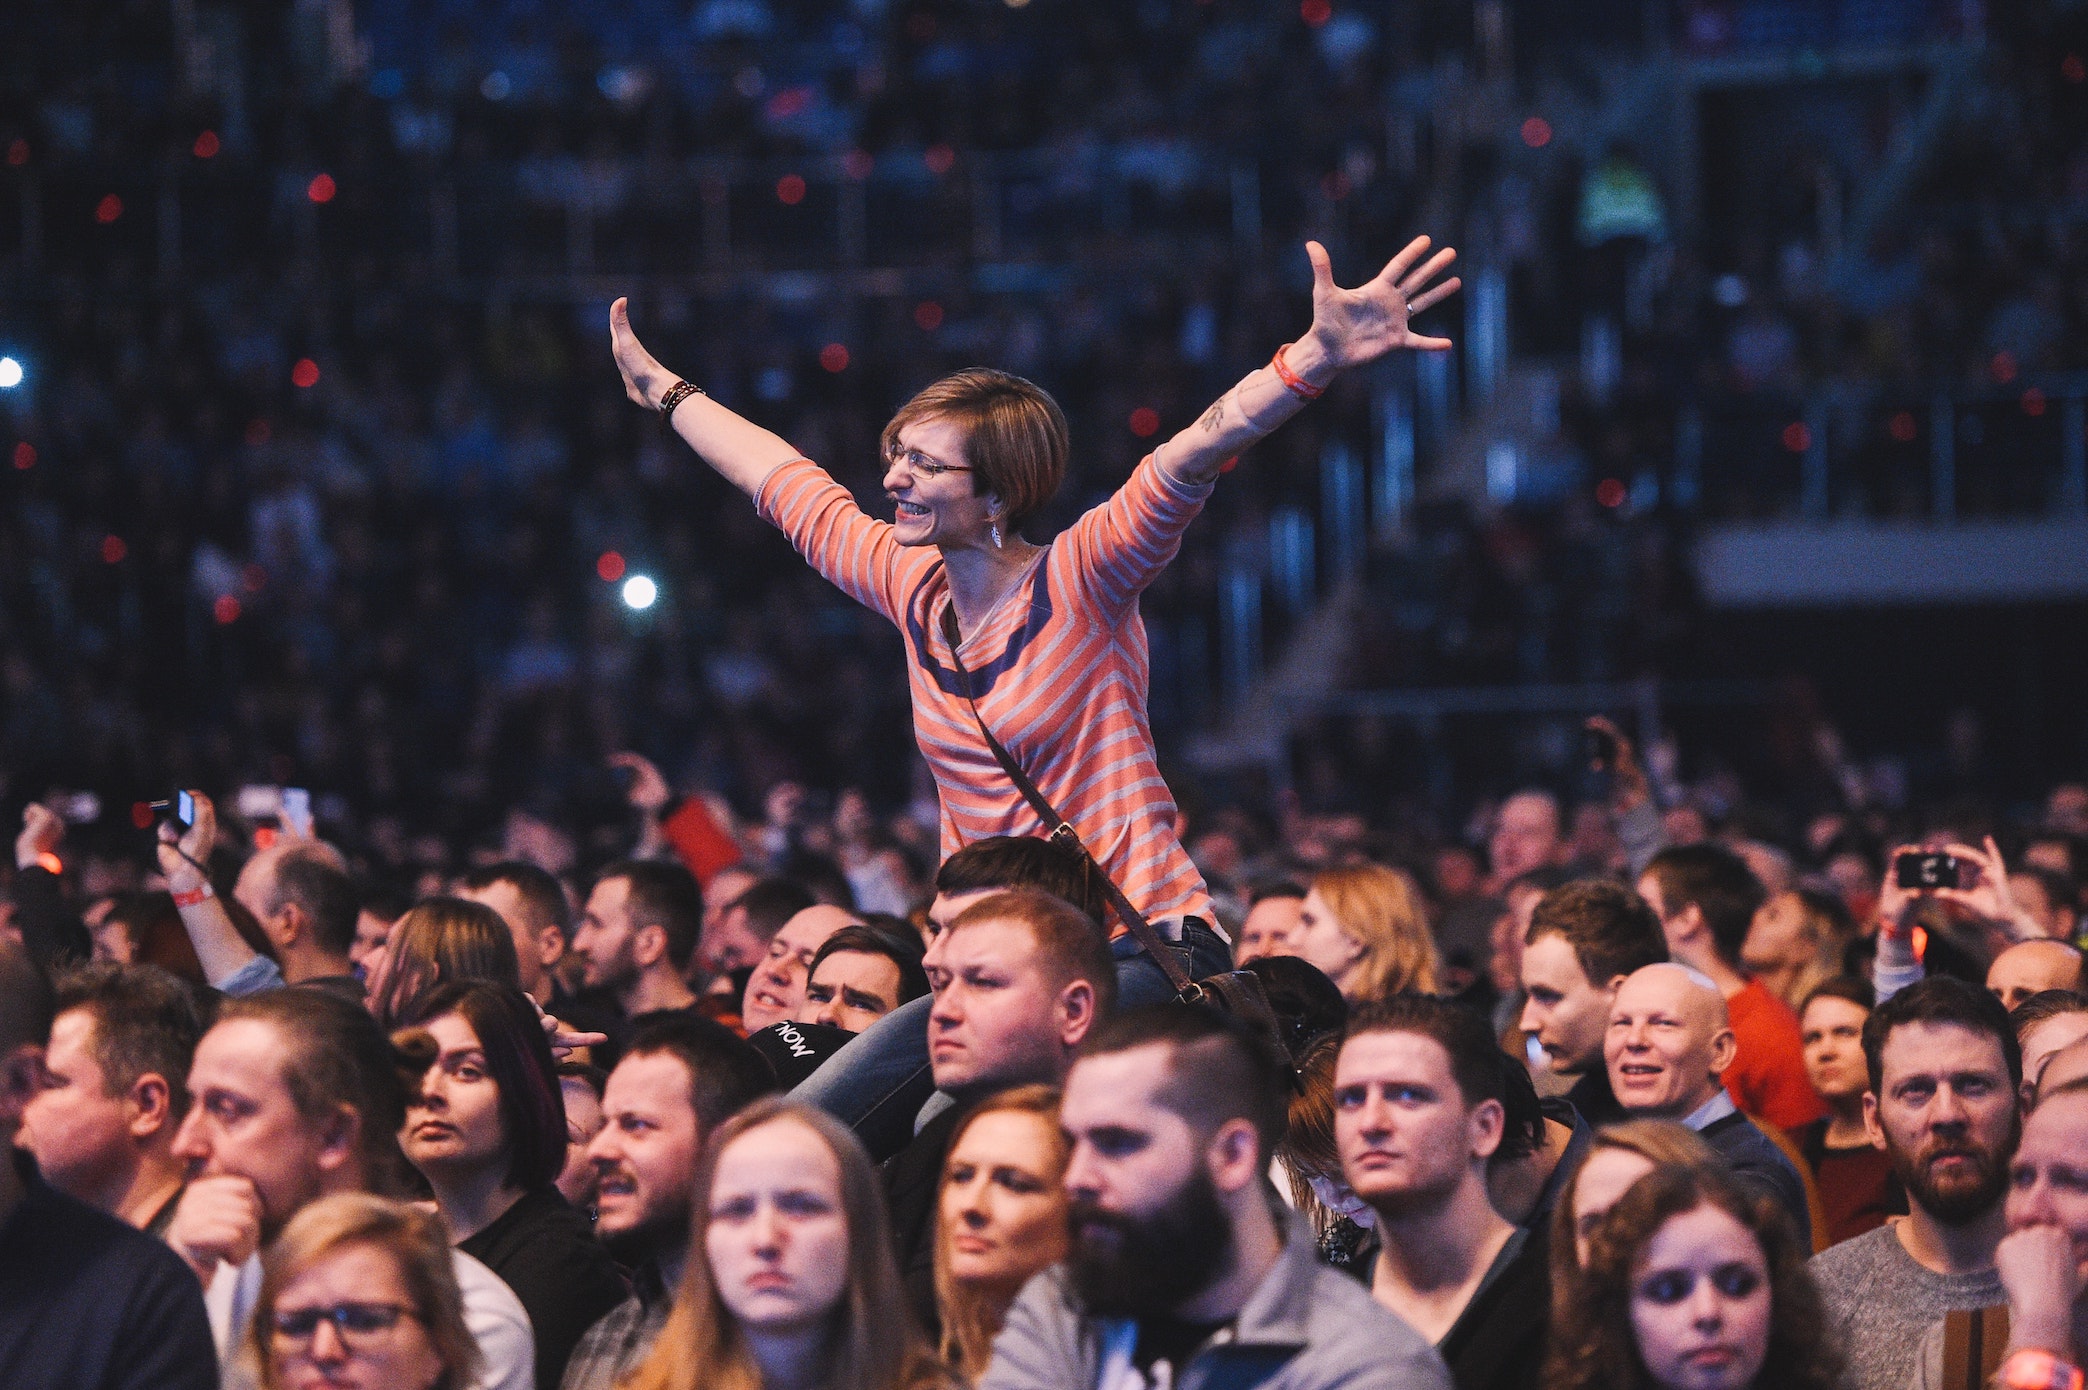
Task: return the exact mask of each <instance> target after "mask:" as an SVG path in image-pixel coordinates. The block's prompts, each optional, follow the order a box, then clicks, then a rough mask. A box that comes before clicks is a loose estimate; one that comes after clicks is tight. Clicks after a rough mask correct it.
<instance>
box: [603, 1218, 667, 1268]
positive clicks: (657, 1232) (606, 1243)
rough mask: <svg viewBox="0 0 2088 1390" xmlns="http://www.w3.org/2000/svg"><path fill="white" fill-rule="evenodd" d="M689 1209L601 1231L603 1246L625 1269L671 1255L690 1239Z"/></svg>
mask: <svg viewBox="0 0 2088 1390" xmlns="http://www.w3.org/2000/svg"><path fill="white" fill-rule="evenodd" d="M689 1215H690V1213H689V1208H687V1207H683V1208H681V1209H680V1210H679V1211H671V1212H663V1213H660V1214H659V1215H656V1216H654V1217H652V1218H650V1219H649V1220H646V1221H642V1222H640V1223H639V1224H638V1225H636V1226H632V1227H631V1228H629V1229H628V1230H622V1231H598V1232H597V1233H596V1234H597V1236H598V1237H599V1239H600V1240H601V1242H602V1248H603V1249H604V1250H607V1251H608V1252H609V1257H610V1258H611V1259H613V1260H615V1261H616V1262H617V1263H618V1264H620V1265H622V1266H623V1267H624V1268H625V1269H636V1268H638V1267H639V1266H640V1265H642V1264H644V1263H645V1262H646V1261H648V1260H654V1259H658V1258H659V1257H660V1256H662V1255H666V1254H670V1253H672V1252H673V1251H674V1250H675V1249H677V1248H678V1247H680V1246H683V1245H686V1244H687V1243H688V1240H689Z"/></svg>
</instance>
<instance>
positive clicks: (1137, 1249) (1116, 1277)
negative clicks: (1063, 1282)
mask: <svg viewBox="0 0 2088 1390" xmlns="http://www.w3.org/2000/svg"><path fill="white" fill-rule="evenodd" d="M1066 1219H1067V1223H1068V1225H1069V1227H1070V1228H1071V1232H1072V1242H1073V1243H1072V1246H1071V1248H1070V1250H1069V1251H1068V1253H1067V1256H1066V1267H1067V1270H1068V1271H1069V1272H1070V1273H1071V1275H1072V1278H1073V1288H1074V1291H1075V1292H1076V1293H1078V1294H1079V1295H1080V1298H1081V1301H1082V1302H1083V1303H1085V1304H1086V1305H1087V1309H1088V1311H1089V1312H1090V1313H1092V1314H1094V1315H1096V1316H1098V1317H1129V1318H1146V1317H1154V1316H1157V1315H1161V1314H1165V1313H1169V1312H1172V1311H1173V1310H1174V1309H1176V1308H1178V1307H1180V1306H1181V1305H1182V1304H1184V1303H1186V1302H1188V1301H1189V1300H1190V1299H1191V1298H1193V1297H1195V1296H1196V1295H1197V1294H1199V1293H1202V1292H1203V1291H1204V1290H1205V1289H1207V1288H1209V1287H1210V1286H1211V1285H1212V1284H1214V1283H1216V1282H1217V1281H1218V1280H1219V1279H1222V1278H1224V1277H1225V1275H1227V1274H1228V1273H1230V1272H1231V1270H1232V1266H1233V1230H1232V1218H1231V1217H1230V1216H1229V1215H1227V1213H1226V1210H1225V1206H1224V1204H1223V1203H1222V1202H1220V1201H1219V1200H1218V1188H1217V1186H1216V1185H1215V1184H1214V1183H1213V1182H1212V1181H1211V1175H1210V1174H1209V1173H1207V1172H1205V1171H1204V1170H1203V1169H1202V1168H1198V1169H1197V1170H1196V1171H1195V1172H1193V1173H1192V1174H1190V1176H1189V1178H1188V1180H1187V1181H1185V1182H1184V1183H1183V1184H1182V1186H1181V1187H1180V1188H1179V1189H1178V1190H1177V1191H1176V1192H1175V1194H1174V1195H1173V1196H1171V1197H1169V1198H1168V1199H1167V1201H1166V1202H1164V1203H1163V1204H1162V1205H1161V1207H1160V1209H1159V1210H1158V1211H1156V1212H1154V1213H1153V1214H1152V1215H1150V1216H1145V1217H1135V1216H1127V1215H1124V1214H1123V1213H1120V1212H1112V1211H1105V1210H1103V1209H1101V1208H1099V1207H1097V1206H1095V1205H1093V1204H1092V1203H1089V1202H1082V1201H1078V1200H1076V1201H1075V1202H1074V1203H1073V1205H1072V1208H1071V1210H1070V1211H1068V1212H1067V1214H1066Z"/></svg>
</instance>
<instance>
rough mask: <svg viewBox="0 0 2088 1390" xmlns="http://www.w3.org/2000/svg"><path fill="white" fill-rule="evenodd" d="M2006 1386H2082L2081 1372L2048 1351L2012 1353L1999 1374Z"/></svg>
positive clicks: (2052, 1389)
mask: <svg viewBox="0 0 2088 1390" xmlns="http://www.w3.org/2000/svg"><path fill="white" fill-rule="evenodd" d="M1998 1379H1999V1380H2000V1382H2001V1384H2002V1385H2004V1386H2006V1387H2007V1390H2081V1372H2080V1369H2079V1368H2078V1367H2076V1366H2071V1365H2068V1364H2067V1363H2066V1362H2064V1361H2061V1360H2060V1359H2059V1358H2058V1357H2056V1356H2054V1355H2052V1353H2050V1352H2048V1351H2031V1350H2024V1351H2018V1352H2014V1353H2011V1354H2010V1356H2009V1358H2008V1359H2007V1360H2006V1361H2004V1362H2002V1363H2001V1374H2000V1376H1999V1377H1998Z"/></svg>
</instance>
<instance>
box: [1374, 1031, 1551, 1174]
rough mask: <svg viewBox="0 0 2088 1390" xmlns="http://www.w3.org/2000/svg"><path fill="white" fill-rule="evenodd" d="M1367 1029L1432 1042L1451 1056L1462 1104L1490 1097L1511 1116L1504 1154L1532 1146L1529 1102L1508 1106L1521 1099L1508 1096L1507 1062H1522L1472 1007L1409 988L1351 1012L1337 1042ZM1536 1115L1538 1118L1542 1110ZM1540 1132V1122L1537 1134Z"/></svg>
mask: <svg viewBox="0 0 2088 1390" xmlns="http://www.w3.org/2000/svg"><path fill="white" fill-rule="evenodd" d="M1369 1033H1415V1034H1418V1035H1420V1036H1421V1037H1424V1038H1427V1039H1429V1040H1430V1041H1432V1042H1434V1043H1435V1044H1436V1045H1437V1046H1438V1047H1440V1048H1442V1049H1443V1054H1444V1055H1445V1056H1446V1057H1448V1058H1449V1059H1450V1076H1451V1079H1452V1080H1454V1081H1455V1082H1456V1083H1457V1090H1458V1093H1459V1094H1460V1095H1461V1096H1463V1097H1464V1104H1465V1109H1467V1110H1472V1109H1476V1108H1477V1107H1478V1105H1479V1103H1480V1102H1481V1101H1488V1100H1490V1101H1494V1102H1496V1103H1498V1104H1499V1105H1500V1107H1501V1111H1502V1114H1503V1116H1504V1117H1506V1118H1507V1119H1512V1120H1514V1121H1516V1129H1510V1128H1508V1127H1505V1125H1504V1128H1503V1129H1502V1132H1501V1148H1502V1149H1505V1150H1509V1152H1508V1153H1507V1154H1506V1155H1505V1157H1508V1158H1520V1157H1523V1156H1524V1155H1526V1154H1528V1153H1529V1152H1530V1151H1531V1148H1532V1147H1533V1140H1534V1138H1535V1137H1536V1136H1533V1134H1532V1133H1531V1130H1530V1128H1529V1123H1528V1119H1529V1109H1530V1107H1529V1105H1527V1104H1520V1103H1519V1104H1516V1105H1514V1106H1511V1105H1510V1101H1511V1099H1513V1100H1515V1101H1517V1102H1522V1101H1524V1100H1525V1099H1526V1098H1525V1097H1522V1096H1513V1097H1511V1095H1510V1093H1509V1090H1508V1078H1507V1075H1506V1073H1507V1069H1508V1066H1509V1065H1510V1064H1513V1065H1516V1066H1520V1065H1521V1064H1520V1063H1517V1062H1515V1061H1514V1059H1513V1058H1511V1057H1509V1056H1508V1054H1507V1053H1505V1052H1503V1051H1501V1044H1500V1041H1499V1040H1498V1039H1497V1038H1495V1037H1494V1032H1493V1029H1492V1027H1490V1026H1489V1025H1488V1023H1487V1021H1486V1020H1485V1019H1484V1018H1482V1017H1480V1015H1479V1013H1478V1011H1477V1010H1474V1009H1469V1008H1466V1007H1465V1006H1464V1005H1462V1004H1459V1003H1456V1002H1454V1001H1452V1000H1449V999H1443V998H1439V997H1437V996H1436V995H1433V994H1417V993H1414V992H1412V991H1408V992H1406V993H1402V994H1395V995H1392V996H1391V997H1390V998H1388V999H1385V1000H1383V1001H1382V1002H1379V1003H1373V1004H1365V1005H1363V1006H1362V1007H1361V1008H1359V1009H1357V1010H1356V1011H1355V1012H1354V1013H1352V1014H1350V1015H1349V1021H1348V1029H1347V1031H1346V1032H1344V1033H1343V1034H1342V1042H1343V1044H1344V1045H1346V1044H1347V1043H1348V1042H1350V1041H1352V1040H1353V1039H1356V1038H1360V1037H1363V1036H1364V1035H1366V1034H1369ZM1535 1097H1536V1089H1535V1087H1532V1088H1531V1091H1530V1095H1529V1097H1528V1098H1527V1099H1528V1100H1529V1101H1532V1102H1534V1100H1535ZM1537 1114H1538V1119H1539V1120H1540V1121H1541V1120H1542V1119H1543V1112H1542V1111H1541V1110H1539V1111H1538V1112H1537ZM1518 1130H1519V1132H1518ZM1542 1133H1543V1126H1542V1124H1541V1123H1540V1124H1539V1125H1538V1127H1537V1131H1536V1134H1537V1135H1542ZM1518 1149H1519V1150H1520V1152H1516V1150H1518ZM1497 1152H1498V1151H1497Z"/></svg>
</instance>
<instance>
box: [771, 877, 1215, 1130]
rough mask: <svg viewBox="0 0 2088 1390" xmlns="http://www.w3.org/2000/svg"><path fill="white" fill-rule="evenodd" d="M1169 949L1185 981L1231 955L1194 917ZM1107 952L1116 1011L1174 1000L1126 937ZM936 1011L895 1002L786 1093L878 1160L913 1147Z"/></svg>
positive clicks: (923, 1001) (931, 1004)
mask: <svg viewBox="0 0 2088 1390" xmlns="http://www.w3.org/2000/svg"><path fill="white" fill-rule="evenodd" d="M1169 949H1170V950H1173V951H1175V952H1176V953H1177V954H1178V956H1179V957H1180V959H1181V960H1182V961H1183V963H1184V964H1186V965H1187V966H1188V967H1189V977H1190V978H1191V979H1202V978H1203V977H1204V976H1206V975H1216V974H1218V973H1219V972H1220V971H1224V970H1230V969H1232V951H1231V949H1230V948H1229V947H1227V946H1226V944H1225V941H1224V939H1223V938H1222V937H1220V936H1219V935H1218V934H1217V933H1216V932H1214V931H1212V930H1211V929H1210V928H1209V927H1207V926H1205V925H1204V924H1203V923H1202V922H1200V921H1197V920H1196V919H1195V918H1193V917H1192V918H1189V919H1188V920H1187V921H1185V922H1184V923H1183V925H1182V939H1181V941H1180V942H1179V943H1177V944H1174V945H1171V946H1170V947H1169ZM1110 951H1111V953H1112V954H1113V955H1115V957H1116V969H1117V1007H1118V1008H1120V1009H1127V1008H1136V1007H1137V1006H1139V1005H1141V1004H1163V1003H1166V1002H1167V1001H1168V1000H1170V999H1172V998H1174V986H1173V985H1172V984H1170V983H1169V982H1168V979H1167V972H1166V971H1164V970H1162V969H1161V968H1160V966H1159V964H1158V963H1157V962H1155V961H1154V960H1153V958H1152V957H1151V956H1148V955H1147V954H1146V953H1145V952H1144V951H1143V950H1142V949H1140V947H1139V944H1138V942H1137V940H1136V939H1135V938H1134V937H1132V936H1131V934H1130V933H1128V932H1126V933H1125V934H1124V935H1122V936H1120V937H1118V938H1117V939H1116V940H1115V941H1113V942H1111V943H1110ZM934 1008H935V999H934V996H932V995H923V996H922V997H921V998H919V999H914V1000H910V1001H908V1002H907V1003H904V1004H901V1005H900V1006H899V1007H898V1008H896V1009H894V1010H892V1011H891V1012H890V1013H888V1014H886V1015H885V1016H884V1017H883V1018H881V1019H879V1020H877V1022H875V1023H873V1024H871V1025H870V1026H869V1027H868V1028H866V1029H864V1030H863V1032H862V1033H861V1034H860V1035H859V1036H857V1037H856V1038H855V1040H854V1041H852V1042H850V1043H849V1044H848V1045H847V1046H845V1047H843V1048H842V1049H841V1050H840V1051H839V1052H836V1053H835V1054H834V1055H833V1056H831V1057H829V1058H827V1059H826V1061H825V1062H823V1063H821V1064H820V1067H819V1070H817V1071H815V1072H813V1073H812V1074H811V1075H810V1076H808V1077H806V1078H805V1079H804V1080H803V1081H801V1082H799V1083H798V1086H797V1089H796V1090H794V1091H793V1092H792V1093H791V1094H792V1095H793V1096H795V1097H796V1098H797V1099H799V1100H803V1101H809V1102H810V1103H811V1104H813V1105H816V1106H818V1107H819V1108H820V1109H822V1110H824V1111H826V1112H827V1113H828V1114H829V1115H832V1116H833V1117H834V1118H835V1119H837V1120H839V1121H841V1122H842V1123H843V1124H845V1125H847V1126H848V1127H849V1128H850V1129H852V1130H854V1131H855V1133H856V1137H857V1138H859V1139H861V1140H862V1141H863V1144H864V1147H866V1148H868V1149H869V1150H870V1156H871V1157H872V1158H875V1159H877V1160H878V1161H879V1162H883V1161H884V1160H885V1159H887V1158H889V1157H890V1156H891V1155H893V1154H895V1153H897V1152H899V1150H901V1149H903V1148H905V1147H906V1146H907V1144H908V1143H910V1142H911V1141H912V1139H913V1135H914V1120H915V1117H916V1116H918V1115H919V1114H920V1112H921V1107H922V1106H923V1105H925V1104H927V1102H928V1098H929V1097H930V1096H932V1095H934V1094H935V1077H934V1074H933V1073H932V1072H931V1071H930V1070H929V1066H928V1015H929V1013H930V1012H931V1011H932V1010H933V1009H934Z"/></svg>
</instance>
